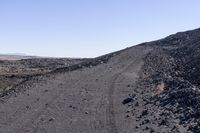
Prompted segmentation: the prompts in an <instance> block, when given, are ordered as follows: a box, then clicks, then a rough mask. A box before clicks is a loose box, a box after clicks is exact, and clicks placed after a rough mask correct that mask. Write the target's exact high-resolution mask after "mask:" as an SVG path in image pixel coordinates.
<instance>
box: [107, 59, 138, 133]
mask: <svg viewBox="0 0 200 133" xmlns="http://www.w3.org/2000/svg"><path fill="white" fill-rule="evenodd" d="M136 62H137V60H134V61H133V62H131V63H130V64H129V65H128V66H127V67H126V68H125V69H124V70H122V71H121V72H119V73H116V74H114V76H113V77H112V79H111V81H110V83H111V85H110V87H109V91H108V108H107V115H108V116H107V124H108V126H109V127H108V132H109V133H119V132H118V130H117V125H116V118H115V110H114V91H115V84H116V83H117V80H118V78H119V76H120V75H122V73H124V72H126V71H127V70H129V69H130V68H131V67H133V66H134V65H135V63H136Z"/></svg>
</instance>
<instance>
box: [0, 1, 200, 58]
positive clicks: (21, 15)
mask: <svg viewBox="0 0 200 133" xmlns="http://www.w3.org/2000/svg"><path fill="white" fill-rule="evenodd" d="M199 7H200V1H199V0H0V50H1V51H0V53H26V54H30V55H40V56H54V57H96V56H99V55H102V54H106V53H109V52H112V51H115V50H120V49H122V48H126V47H129V46H133V45H135V44H138V43H142V42H146V41H151V40H156V39H160V38H163V37H165V36H167V35H169V34H172V33H176V32H178V31H185V30H191V29H195V28H199V27H200V8H199Z"/></svg>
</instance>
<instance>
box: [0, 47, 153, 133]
mask: <svg viewBox="0 0 200 133" xmlns="http://www.w3.org/2000/svg"><path fill="white" fill-rule="evenodd" d="M149 51H151V49H150V48H145V49H144V48H143V47H142V46H136V47H134V48H130V49H127V50H125V51H123V52H121V53H119V54H117V55H115V56H113V57H112V58H111V59H110V60H109V61H108V62H107V63H103V64H99V65H97V66H94V67H87V68H86V67H85V68H82V69H78V70H75V71H72V72H63V73H60V72H58V73H54V74H49V75H46V76H40V77H37V78H36V79H33V80H29V81H27V82H26V83H24V84H22V85H20V86H18V88H17V90H19V92H17V93H15V94H11V95H10V96H9V97H5V98H2V99H1V102H0V132H1V133H132V132H133V128H134V123H132V122H131V120H129V118H128V117H127V115H126V111H127V108H126V106H125V105H123V104H122V101H123V99H124V98H126V97H128V94H131V93H132V92H133V91H134V86H136V82H137V80H138V77H139V72H140V69H141V67H142V65H143V57H144V56H145V55H146V54H147V53H148V52H149Z"/></svg>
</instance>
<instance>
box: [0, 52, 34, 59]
mask: <svg viewBox="0 0 200 133" xmlns="http://www.w3.org/2000/svg"><path fill="white" fill-rule="evenodd" d="M32 58H38V57H37V56H29V55H26V54H19V53H15V54H0V60H21V59H32Z"/></svg>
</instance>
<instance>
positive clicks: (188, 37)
mask: <svg viewBox="0 0 200 133" xmlns="http://www.w3.org/2000/svg"><path fill="white" fill-rule="evenodd" d="M146 45H152V47H154V50H153V52H151V53H149V54H148V55H147V56H146V58H145V65H144V66H143V71H142V74H141V81H140V85H141V86H140V88H141V89H142V90H143V89H145V90H144V93H146V94H147V95H148V96H147V99H148V100H149V101H148V102H147V103H148V104H153V105H156V106H158V107H159V108H163V109H164V111H163V112H162V113H160V119H162V121H161V125H164V126H168V127H170V126H169V125H170V121H171V120H172V119H174V120H177V121H178V123H177V124H178V125H182V126H183V127H184V128H185V131H184V132H186V130H187V132H195V133H199V132H200V103H199V102H200V90H199V86H200V69H199V68H200V29H197V30H193V31H188V32H183V33H177V34H175V35H171V36H169V37H167V38H165V39H162V40H159V41H155V42H152V43H150V44H148V43H147V44H146ZM149 90H151V91H153V92H154V93H153V94H151V95H150V93H148V91H149ZM155 112H156V111H155ZM175 129H176V130H175ZM171 132H181V130H178V126H174V127H171Z"/></svg>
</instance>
